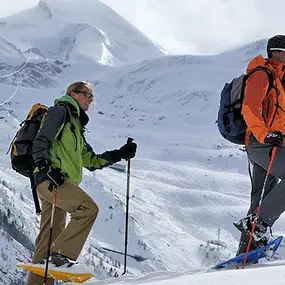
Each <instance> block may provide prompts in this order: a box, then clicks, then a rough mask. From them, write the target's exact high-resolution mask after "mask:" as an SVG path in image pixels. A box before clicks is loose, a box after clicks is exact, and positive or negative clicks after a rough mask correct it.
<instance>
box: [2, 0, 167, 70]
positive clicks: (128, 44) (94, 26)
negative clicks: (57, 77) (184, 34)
mask: <svg viewBox="0 0 285 285" xmlns="http://www.w3.org/2000/svg"><path fill="white" fill-rule="evenodd" d="M0 36H2V37H3V38H5V39H6V40H7V41H10V42H12V43H13V44H14V45H15V47H16V48H15V49H19V50H21V52H22V53H23V54H25V52H26V51H27V50H32V52H33V56H35V55H36V56H38V57H40V58H41V57H44V58H48V59H49V60H61V61H78V62H87V63H90V62H92V63H100V64H103V65H111V66H118V65H122V64H129V63H133V62H139V61H141V60H144V59H149V58H153V57H157V56H161V55H163V54H164V52H163V50H162V48H160V47H159V46H158V45H155V44H154V43H152V42H151V41H150V40H149V39H148V38H147V37H146V36H145V35H143V34H142V33H141V32H139V31H138V30H137V29H136V28H134V27H133V26H132V25H131V24H130V23H128V22H127V21H126V20H124V19H123V18H122V17H121V16H119V15H118V14H116V13H115V12H114V11H113V10H112V9H111V8H109V7H108V6H106V5H105V4H102V3H100V2H99V1H96V0H82V1H76V0H72V1H70V0H69V1H66V0H60V1H58V0H45V1H39V4H38V5H37V6H36V7H34V8H31V9H28V10H25V11H21V12H18V13H17V14H15V15H12V16H9V17H6V18H3V19H1V25H0ZM27 42H28V43H27ZM0 47H1V45H0ZM0 50H1V49H0Z"/></svg>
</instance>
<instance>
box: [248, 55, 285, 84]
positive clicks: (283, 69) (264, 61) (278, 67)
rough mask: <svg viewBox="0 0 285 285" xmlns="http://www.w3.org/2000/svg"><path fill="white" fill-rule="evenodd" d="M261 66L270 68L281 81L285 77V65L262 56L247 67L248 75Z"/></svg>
mask: <svg viewBox="0 0 285 285" xmlns="http://www.w3.org/2000/svg"><path fill="white" fill-rule="evenodd" d="M259 66H262V67H266V68H268V69H269V70H270V71H272V72H274V73H275V74H276V75H277V76H278V77H279V78H280V79H282V78H283V76H284V73H285V65H284V63H282V62H280V61H277V60H274V59H272V58H264V57H263V56H262V55H258V56H256V57H255V58H254V59H252V60H251V61H250V63H249V64H248V66H247V69H246V73H249V72H250V71H251V70H253V69H254V68H256V67H259Z"/></svg>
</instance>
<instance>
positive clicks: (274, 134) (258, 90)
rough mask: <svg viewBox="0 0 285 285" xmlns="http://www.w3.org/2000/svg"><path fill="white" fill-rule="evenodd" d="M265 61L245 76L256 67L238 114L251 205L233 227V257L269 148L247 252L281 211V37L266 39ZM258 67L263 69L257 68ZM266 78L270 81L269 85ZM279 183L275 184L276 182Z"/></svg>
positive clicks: (245, 231) (284, 157)
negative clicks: (235, 232)
mask: <svg viewBox="0 0 285 285" xmlns="http://www.w3.org/2000/svg"><path fill="white" fill-rule="evenodd" d="M267 55H268V58H264V57H263V56H261V55H258V56H256V57H255V58H254V59H253V60H252V61H251V62H250V63H249V64H248V67H247V73H249V72H250V71H252V70H253V69H255V68H257V67H259V69H257V70H256V71H254V73H252V74H251V75H250V76H249V78H248V79H247V81H246V87H245V97H244V101H243V107H242V114H243V117H244V120H245V122H246V124H247V132H246V151H247V155H248V158H249V160H250V161H251V162H252V164H253V166H254V167H253V189H252V193H251V206H250V209H249V211H248V214H247V216H246V217H245V218H243V219H241V220H240V221H238V222H237V223H234V224H235V226H236V227H237V228H238V229H239V230H240V231H241V232H242V235H241V239H240V245H239V249H238V252H237V255H238V254H240V253H243V252H245V250H246V247H247V242H248V238H249V233H250V232H251V229H252V222H253V220H254V218H255V211H256V210H257V206H258V203H259V199H260V196H261V193H262V188H263V184H264V181H265V176H266V172H267V168H268V165H269V161H270V155H271V151H272V148H273V147H275V146H276V147H277V152H276V156H275V158H274V162H273V164H272V167H271V172H270V175H269V177H268V180H267V183H266V187H265V192H264V196H263V197H264V198H263V201H262V205H261V210H260V213H259V215H258V217H257V221H256V227H255V231H254V234H253V243H252V244H251V250H252V249H255V248H256V247H259V246H263V245H265V244H267V243H268V240H269V238H270V230H271V227H272V226H273V224H274V223H275V221H276V220H277V219H278V218H279V217H280V215H281V214H282V213H283V212H284V211H285V179H284V178H285V167H284V161H285V147H284V134H285V36H284V35H276V36H274V37H272V38H270V39H269V40H268V43H267ZM260 67H262V68H263V69H260ZM270 76H271V77H272V79H273V81H272V84H271V83H270V81H271V80H270ZM279 180H280V182H279V183H278V181H279Z"/></svg>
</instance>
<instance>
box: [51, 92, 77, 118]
mask: <svg viewBox="0 0 285 285" xmlns="http://www.w3.org/2000/svg"><path fill="white" fill-rule="evenodd" d="M61 103H64V104H67V105H69V106H71V107H72V108H71V111H76V113H77V115H78V117H80V113H81V112H80V107H79V105H78V104H77V102H76V101H75V100H74V99H73V98H72V97H71V96H69V95H64V96H62V97H60V98H58V99H55V100H54V105H55V106H56V105H59V104H61Z"/></svg>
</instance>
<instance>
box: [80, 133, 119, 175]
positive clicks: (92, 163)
mask: <svg viewBox="0 0 285 285" xmlns="http://www.w3.org/2000/svg"><path fill="white" fill-rule="evenodd" d="M120 160H121V154H120V151H119V150H111V151H105V152H104V153H102V154H95V152H94V151H93V149H92V147H91V146H90V145H89V144H88V143H87V142H86V140H85V139H84V146H83V151H82V162H83V167H85V168H87V169H88V170H90V171H94V170H96V169H102V168H103V167H106V166H109V165H111V164H113V163H115V162H118V161H120Z"/></svg>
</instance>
